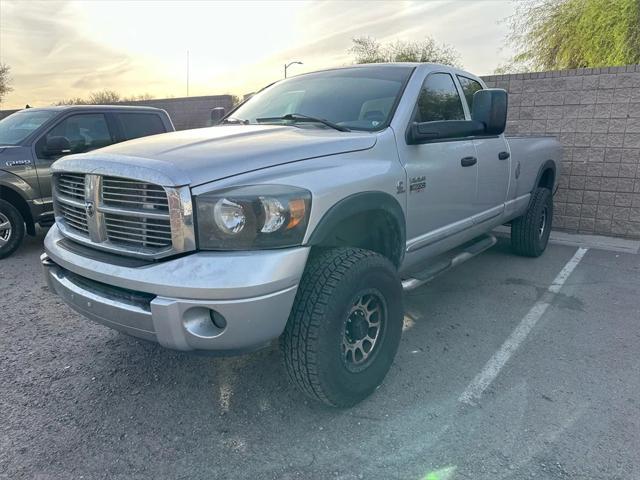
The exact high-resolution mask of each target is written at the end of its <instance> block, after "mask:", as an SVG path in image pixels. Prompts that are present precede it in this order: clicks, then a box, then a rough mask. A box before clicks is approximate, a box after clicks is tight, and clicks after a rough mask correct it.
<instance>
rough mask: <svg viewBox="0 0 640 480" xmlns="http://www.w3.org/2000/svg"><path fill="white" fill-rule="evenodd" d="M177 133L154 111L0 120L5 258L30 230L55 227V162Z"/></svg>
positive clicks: (0, 240) (69, 110)
mask: <svg viewBox="0 0 640 480" xmlns="http://www.w3.org/2000/svg"><path fill="white" fill-rule="evenodd" d="M172 131H174V128H173V124H172V123H171V119H170V118H169V115H167V112H165V111H164V110H160V109H157V108H151V107H125V106H101V105H92V106H89V105H86V106H61V107H48V108H29V109H26V110H21V111H19V112H16V113H14V114H12V115H9V116H8V117H6V118H4V119H3V120H2V121H0V258H4V257H7V256H9V255H11V254H12V253H13V252H14V251H15V250H16V249H17V248H18V247H19V246H20V243H21V242H22V239H23V238H24V234H25V231H26V232H27V233H29V234H30V235H34V234H35V231H36V229H35V226H36V224H39V225H40V226H42V227H48V226H51V225H52V224H53V221H54V219H53V208H52V204H51V173H50V167H51V164H52V163H53V162H54V161H56V160H57V159H59V158H60V157H62V156H64V155H68V154H70V153H83V152H88V151H90V150H95V149H97V148H101V147H105V146H107V145H111V144H113V143H118V142H123V141H125V140H131V139H133V138H139V137H144V136H147V135H155V134H158V133H165V132H172Z"/></svg>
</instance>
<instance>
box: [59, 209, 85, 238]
mask: <svg viewBox="0 0 640 480" xmlns="http://www.w3.org/2000/svg"><path fill="white" fill-rule="evenodd" d="M60 213H61V214H62V216H63V217H64V221H65V223H66V224H67V226H68V227H69V228H72V229H74V230H76V231H78V232H80V233H82V234H84V235H87V236H89V226H88V225H87V212H86V211H85V210H84V208H79V207H75V206H73V205H67V204H65V203H62V204H60Z"/></svg>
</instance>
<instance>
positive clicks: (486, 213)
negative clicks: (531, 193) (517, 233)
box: [457, 75, 511, 221]
mask: <svg viewBox="0 0 640 480" xmlns="http://www.w3.org/2000/svg"><path fill="white" fill-rule="evenodd" d="M457 77H458V81H459V82H460V86H461V87H462V91H463V93H464V98H465V101H466V102H467V106H468V107H469V113H473V112H472V109H473V94H474V93H476V92H477V91H478V90H482V85H481V84H480V82H478V81H476V80H474V79H472V78H468V77H464V76H462V75H457ZM473 143H474V145H475V147H476V152H477V156H478V195H477V197H476V202H475V203H476V205H477V210H478V212H479V213H480V215H481V217H480V218H479V219H478V220H480V221H482V220H485V219H489V218H492V217H493V216H496V215H499V214H500V213H501V212H502V207H503V205H504V202H505V201H506V200H507V192H508V189H509V179H510V177H511V159H510V158H509V157H510V153H509V147H508V145H507V142H506V141H505V139H504V135H498V136H493V137H476V138H475V139H474V140H473Z"/></svg>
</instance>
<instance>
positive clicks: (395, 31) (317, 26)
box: [0, 0, 515, 109]
mask: <svg viewBox="0 0 640 480" xmlns="http://www.w3.org/2000/svg"><path fill="white" fill-rule="evenodd" d="M514 8H515V2H514V1H510V0H475V1H472V0H449V1H440V0H438V1H435V0H433V1H432V0H425V1H419V2H414V1H403V0H394V1H366V0H360V1H357V0H351V1H324V2H297V1H287V2H270V1H260V2H241V1H236V2H214V1H212V2H205V1H197V2H196V1H194V2H187V1H183V2H178V1H158V0H155V1H151V0H148V1H115V0H112V1H98V0H93V1H84V2H83V1H57V0H50V1H46V2H37V1H13V0H0V62H2V63H6V64H8V65H10V66H11V72H12V74H11V76H12V85H13V87H14V91H13V92H12V93H10V94H9V95H8V96H7V97H6V98H5V100H4V102H3V104H2V105H1V107H2V108H3V109H8V108H18V107H23V106H24V105H25V104H26V103H29V104H31V105H32V106H43V105H50V104H51V103H53V102H55V101H58V100H61V99H64V98H69V97H76V96H87V95H88V94H89V93H90V92H92V91H96V90H101V89H105V88H108V89H112V90H116V91H118V92H119V93H121V94H123V95H137V94H144V93H149V94H151V95H153V96H155V97H157V98H162V97H167V96H173V97H181V96H185V95H186V71H187V69H186V65H187V61H186V52H187V50H188V51H189V56H190V68H189V74H190V82H189V85H190V86H189V94H190V95H192V96H193V95H212V94H220V93H234V94H239V95H242V94H244V93H247V92H251V91H254V90H256V89H258V88H260V87H262V86H264V85H265V84H268V83H270V82H272V81H274V80H277V79H279V78H280V77H281V76H282V65H283V63H284V62H286V61H291V60H300V61H302V62H304V65H302V66H300V65H295V66H293V67H291V70H290V73H291V74H295V73H302V72H305V71H311V70H317V69H320V68H326V67H331V66H336V65H346V64H349V63H351V62H352V60H351V58H350V56H349V54H348V52H347V50H348V49H349V47H350V45H351V38H353V37H354V36H359V35H369V36H372V37H375V38H377V39H378V40H380V41H383V42H386V41H392V40H395V39H402V40H419V39H421V38H424V37H425V36H426V35H431V36H433V37H434V38H435V39H436V40H437V41H439V42H445V43H447V44H450V45H452V46H454V47H455V48H456V49H457V50H458V52H459V53H460V56H461V63H462V65H463V67H464V68H466V69H467V70H470V71H472V72H474V73H477V74H487V73H491V72H492V71H493V69H494V68H495V67H496V66H497V65H499V64H500V63H503V62H504V61H505V60H506V59H507V58H508V57H509V56H510V53H511V52H510V50H509V49H507V48H505V47H504V45H503V43H504V36H505V34H506V30H507V25H506V23H505V22H504V19H505V18H506V17H508V16H510V15H511V14H513V12H514Z"/></svg>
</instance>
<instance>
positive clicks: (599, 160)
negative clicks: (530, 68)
mask: <svg viewBox="0 0 640 480" xmlns="http://www.w3.org/2000/svg"><path fill="white" fill-rule="evenodd" d="M484 80H485V82H486V83H487V85H488V86H489V87H499V88H504V89H506V90H507V91H508V92H509V117H508V122H507V134H511V135H542V134H545V135H554V136H556V137H558V139H559V140H560V142H561V143H562V145H563V146H564V158H563V166H562V172H561V175H560V178H559V188H558V192H557V194H556V197H555V218H554V228H557V229H560V230H565V231H569V232H579V233H587V234H601V235H613V236H622V237H631V238H640V65H631V66H626V67H609V68H593V69H591V68H587V69H577V70H563V71H553V72H540V73H524V74H512V75H493V76H487V77H484Z"/></svg>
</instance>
